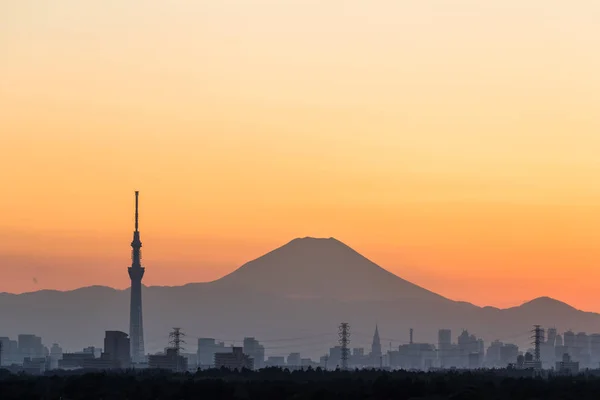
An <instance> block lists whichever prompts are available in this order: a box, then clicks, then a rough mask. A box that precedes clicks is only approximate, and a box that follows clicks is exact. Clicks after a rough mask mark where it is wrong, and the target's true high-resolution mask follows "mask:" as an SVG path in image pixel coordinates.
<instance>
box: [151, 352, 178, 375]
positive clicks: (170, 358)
mask: <svg viewBox="0 0 600 400" xmlns="http://www.w3.org/2000/svg"><path fill="white" fill-rule="evenodd" d="M148 367H149V368H156V369H164V370H170V371H173V372H185V371H187V370H188V360H187V358H185V357H183V356H181V355H179V354H178V353H177V349H173V348H171V349H167V350H166V352H165V353H163V354H153V355H150V356H148Z"/></svg>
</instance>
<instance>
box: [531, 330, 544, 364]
mask: <svg viewBox="0 0 600 400" xmlns="http://www.w3.org/2000/svg"><path fill="white" fill-rule="evenodd" d="M531 333H533V336H531V339H533V342H531V344H533V349H534V350H533V360H534V361H535V362H536V363H540V362H541V351H540V346H541V344H542V343H543V342H544V330H543V329H542V328H541V327H540V325H534V326H533V330H532V331H531Z"/></svg>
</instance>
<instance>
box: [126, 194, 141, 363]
mask: <svg viewBox="0 0 600 400" xmlns="http://www.w3.org/2000/svg"><path fill="white" fill-rule="evenodd" d="M139 193H140V192H138V191H136V192H135V231H134V232H133V241H132V242H131V248H132V251H131V267H129V269H128V272H129V277H130V278H131V305H130V310H129V311H130V312H129V338H130V343H131V360H132V361H133V362H134V363H140V362H143V361H144V323H143V321H144V320H143V318H142V278H143V277H144V271H145V268H144V267H142V242H141V240H140V231H139V229H138V228H139V227H138V199H139Z"/></svg>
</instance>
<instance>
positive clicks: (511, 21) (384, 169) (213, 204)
mask: <svg viewBox="0 0 600 400" xmlns="http://www.w3.org/2000/svg"><path fill="white" fill-rule="evenodd" d="M134 3H135V2H127V1H123V2H114V1H113V2H81V1H77V0H65V1H61V2H60V4H59V3H55V4H52V5H48V6H47V7H39V6H37V5H36V3H35V2H33V1H27V0H23V1H18V2H3V3H2V4H0V26H1V27H2V28H1V29H0V30H1V34H0V48H2V49H3V50H4V52H3V54H5V57H4V58H3V62H2V63H1V64H0V76H1V78H0V109H2V110H3V117H2V118H1V119H0V132H1V133H0V138H1V139H2V148H3V150H4V152H3V155H2V157H0V169H1V170H2V171H3V187H4V188H5V190H6V192H7V193H8V194H7V195H5V196H2V197H0V210H3V213H2V216H1V218H0V273H2V276H3V279H2V281H1V282H0V292H11V293H22V292H28V291H35V290H39V289H59V290H68V289H75V288H78V287H82V286H89V285H107V286H110V287H117V288H120V289H124V288H126V287H127V286H128V284H129V281H128V280H127V279H126V277H124V273H123V268H124V265H126V260H127V259H128V257H127V255H128V251H129V249H128V248H127V245H126V244H127V243H128V242H129V241H130V237H129V236H130V230H131V228H130V227H131V222H132V217H131V210H130V207H128V205H129V204H128V203H127V201H124V199H126V198H127V194H128V193H130V192H131V190H134V189H139V190H141V191H142V192H143V193H144V194H145V199H146V200H145V202H144V212H145V216H146V217H145V220H144V221H145V222H144V235H145V236H144V240H145V242H144V243H145V245H147V246H148V249H149V251H148V252H147V254H145V260H146V261H147V262H148V264H149V265H152V273H151V274H150V273H149V274H147V276H145V277H144V283H145V284H147V285H183V284H186V283H188V282H203V281H211V280H214V279H217V278H219V277H220V276H223V275H225V274H227V273H229V272H231V271H233V270H235V269H236V268H237V267H239V266H241V265H242V264H243V263H245V262H246V261H248V260H251V259H254V258H256V257H258V256H259V255H261V254H264V253H265V252H266V251H268V250H270V249H272V248H275V247H277V246H280V245H281V244H283V243H285V242H287V241H289V240H291V239H293V238H296V237H305V236H312V237H335V238H338V239H339V240H341V241H343V242H344V243H348V244H350V245H352V246H353V247H355V248H357V249H360V251H361V252H362V253H364V254H366V255H367V256H368V257H369V258H371V259H373V260H374V261H375V262H377V264H379V265H381V266H383V267H385V268H386V269H387V270H389V271H391V272H393V273H394V274H396V275H398V276H400V277H402V278H404V279H407V280H409V281H411V282H414V283H415V284H418V285H420V286H422V287H425V288H428V289H430V290H432V291H434V292H436V293H440V294H441V295H444V296H446V297H448V298H451V299H455V300H462V301H468V302H472V303H474V304H477V305H480V306H486V305H492V306H499V307H508V306H515V305H518V304H521V303H523V302H525V301H528V300H530V299H533V298H536V297H540V296H550V297H553V298H556V299H559V300H561V301H564V302H566V303H568V304H571V305H573V306H575V307H577V308H578V309H583V310H590V311H600V299H599V298H598V296H596V294H595V293H596V291H597V287H596V286H597V285H596V282H598V281H600V268H598V266H599V265H600V247H599V246H598V243H600V237H599V235H598V229H597V227H598V226H600V189H599V188H598V186H597V185H595V183H594V182H596V181H597V177H598V173H599V171H600V164H599V162H600V161H599V159H598V157H597V154H596V153H597V149H598V148H600V139H599V135H598V132H600V117H599V116H598V113H597V111H596V108H597V104H598V102H599V101H600V98H599V95H598V94H599V93H600V78H599V76H598V74H597V71H598V70H600V54H599V53H598V52H597V51H594V49H596V48H597V47H598V38H599V37H600V32H599V29H600V28H599V26H598V23H597V21H598V18H600V4H598V2H595V1H590V0H583V1H582V2H581V3H579V6H577V7H573V6H572V5H570V4H568V3H566V2H560V1H542V0H532V1H529V2H526V4H524V3H523V2H522V1H520V0H505V1H499V0H493V1H489V2H481V1H474V0H456V1H449V0H443V1H433V0H424V1H418V2H397V1H392V0H383V1H380V2H377V4H374V3H372V2H364V1H358V0H350V1H345V2H343V6H342V3H340V2H335V1H334V2H332V3H327V4H323V2H322V1H314V0H303V1H297V0H291V1H289V2H279V1H266V0H264V1H263V0H236V1H234V0H232V1H229V2H214V1H213V2H181V3H180V4H178V6H177V7H175V6H172V5H169V4H167V3H166V2H163V1H157V0H150V1H148V2H147V6H145V7H143V8H139V7H138V6H137V5H136V4H134ZM232 10H233V11H232ZM308 27H310V29H308ZM82 270H83V271H84V273H82Z"/></svg>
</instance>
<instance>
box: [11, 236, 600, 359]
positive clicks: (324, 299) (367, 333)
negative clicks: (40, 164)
mask: <svg viewBox="0 0 600 400" xmlns="http://www.w3.org/2000/svg"><path fill="white" fill-rule="evenodd" d="M147 267H148V270H147V271H148V273H151V266H147ZM123 279H124V280H125V279H127V276H126V273H125V269H124V277H123ZM143 301H144V324H145V326H144V330H145V335H146V350H147V351H149V352H156V351H162V350H163V349H164V348H165V347H166V346H167V345H168V340H169V338H168V334H169V332H170V330H171V329H172V327H174V326H179V327H182V328H183V331H184V332H185V333H186V334H187V342H188V345H187V346H186V347H187V351H191V352H194V351H195V349H196V343H195V339H196V338H197V337H213V338H217V339H221V340H224V341H227V342H228V343H229V344H232V341H236V343H238V344H239V343H240V341H241V340H242V339H243V337H244V336H255V337H257V338H258V339H259V340H264V341H265V343H267V345H266V353H267V355H287V354H288V353H290V352H293V351H300V352H303V353H304V354H305V355H307V356H312V357H316V356H318V355H321V354H323V353H324V352H326V351H327V350H328V348H329V347H332V346H335V345H336V344H337V339H338V338H337V326H338V324H339V323H340V322H349V323H350V324H351V330H352V343H351V346H352V347H363V346H364V347H367V348H368V347H369V346H370V342H371V338H372V334H373V329H374V327H375V324H378V326H379V332H380V334H381V337H382V344H385V345H384V348H388V342H392V343H393V345H394V346H397V345H398V344H401V343H403V342H406V341H408V331H409V329H410V328H413V329H414V332H415V341H417V342H429V343H437V332H438V329H441V328H448V329H452V330H453V333H452V336H453V338H454V340H456V337H457V336H458V335H459V334H460V333H461V330H462V329H468V330H469V331H470V332H472V333H475V334H476V335H477V336H479V337H483V339H484V340H485V341H486V342H487V343H489V342H490V341H492V340H495V339H499V340H504V341H508V342H514V343H517V344H519V345H521V346H528V344H529V342H530V330H531V328H532V325H534V324H540V325H542V326H554V327H556V328H558V329H559V331H561V330H567V329H573V330H577V331H587V332H588V333H592V332H594V330H596V329H598V330H600V315H598V314H596V313H589V312H583V311H579V310H576V309H574V308H573V307H571V306H569V305H567V304H564V303H562V302H560V301H557V300H553V299H550V298H539V299H534V300H532V301H530V302H527V303H525V304H523V305H521V306H519V307H512V308H507V309H498V308H495V307H483V308H482V307H477V306H475V305H473V304H470V303H465V302H456V301H452V300H450V299H447V298H445V297H443V296H440V295H438V294H435V293H433V292H431V291H429V290H426V289H424V288H421V287H419V286H417V285H415V284H412V283H410V282H408V281H406V280H404V279H401V278H400V277H398V276H396V275H394V274H392V273H390V272H388V271H386V270H385V269H383V268H381V267H379V266H378V265H376V264H375V263H373V262H371V261H369V260H368V259H367V258H365V257H363V256H362V255H360V254H359V253H357V252H356V251H354V250H353V249H351V248H350V247H348V246H346V245H345V244H343V243H342V242H340V241H338V240H336V239H333V238H329V239H315V238H302V239H295V240H292V241H291V242H289V243H288V244H286V245H284V246H282V247H280V248H278V249H276V250H273V251H272V252H270V253H268V254H265V255H264V256H262V257H260V258H258V259H256V260H253V261H250V262H248V263H247V264H245V265H243V266H242V267H240V268H239V269H237V270H235V271H234V272H232V273H231V274H229V275H226V276H224V277H223V278H221V279H218V280H216V281H213V282H205V283H190V284H187V285H184V286H176V287H167V286H153V287H144V289H143ZM0 318H1V320H2V321H3V323H2V326H1V327H0V336H10V337H12V338H16V336H17V335H18V334H19V333H33V334H37V335H40V336H42V338H43V339H44V343H45V344H46V345H51V344H52V343H53V342H57V343H60V344H61V345H62V346H63V348H65V350H70V351H75V350H81V349H82V348H83V347H86V346H90V345H96V346H99V347H101V345H102V340H103V336H104V331H105V330H122V331H125V332H127V331H128V326H129V290H115V289H112V288H108V287H102V286H93V287H86V288H80V289H77V290H72V291H66V292H61V291H54V290H41V291H37V292H31V293H25V294H20V295H15V294H8V293H2V294H0ZM316 337H318V338H319V339H315V338H316ZM282 338H300V339H301V340H298V341H295V342H285V341H281V339H282ZM311 338H312V339H311ZM268 343H279V344H278V345H274V346H273V345H272V346H269V345H268Z"/></svg>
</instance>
